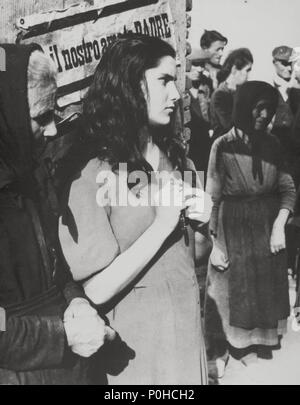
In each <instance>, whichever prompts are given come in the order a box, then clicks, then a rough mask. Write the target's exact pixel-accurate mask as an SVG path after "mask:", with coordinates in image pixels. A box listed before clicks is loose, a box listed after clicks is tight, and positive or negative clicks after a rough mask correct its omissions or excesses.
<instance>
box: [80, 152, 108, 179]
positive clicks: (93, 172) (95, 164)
mask: <svg viewBox="0 0 300 405" xmlns="http://www.w3.org/2000/svg"><path fill="white" fill-rule="evenodd" d="M103 171H105V172H111V171H112V167H111V165H110V164H109V163H108V162H106V161H103V160H100V159H98V158H94V159H91V160H90V161H89V162H88V163H87V164H86V165H85V166H84V167H83V169H82V170H81V172H80V178H81V179H82V181H85V182H91V181H92V182H95V180H96V178H97V177H98V175H99V173H101V172H103Z"/></svg>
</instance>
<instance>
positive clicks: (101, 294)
mask: <svg viewBox="0 0 300 405" xmlns="http://www.w3.org/2000/svg"><path fill="white" fill-rule="evenodd" d="M175 81H176V62H175V51H174V49H173V48H172V47H171V46H170V45H169V44H167V43H166V42H164V41H162V40H160V39H158V38H152V37H147V36H129V37H123V38H119V39H118V40H117V41H116V42H114V43H113V44H112V45H111V46H110V47H109V48H108V49H107V51H106V52H105V54H104V55H103V56H102V59H101V61H100V63H99V65H98V68H97V70H96V73H95V76H94V80H93V83H92V85H91V87H90V90H89V93H88V96H87V99H86V102H85V105H84V116H85V120H86V125H87V132H88V134H89V135H90V137H92V138H93V139H94V141H95V145H96V146H95V151H96V153H97V157H96V158H95V159H92V160H90V161H89V162H88V163H87V165H86V166H85V167H84V169H83V170H82V171H81V173H80V174H79V176H78V178H77V179H76V180H74V181H73V183H72V185H71V189H70V193H69V209H70V210H69V213H70V214H71V215H69V217H70V218H73V226H72V224H71V225H70V223H69V226H66V225H64V221H65V219H64V218H63V220H62V223H61V226H60V238H61V243H62V248H63V251H64V253H65V256H66V258H67V261H68V262H69V264H70V267H71V270H72V272H73V275H74V277H75V279H77V280H83V281H84V287H85V292H86V294H87V295H88V296H89V297H90V299H91V300H92V301H93V302H94V303H96V304H98V305H99V306H100V309H101V310H102V311H103V312H105V313H107V314H108V318H109V320H110V322H111V324H112V325H114V327H115V328H116V330H117V331H118V332H119V334H120V336H121V338H122V339H123V341H124V343H125V344H126V345H127V349H128V350H129V351H130V352H131V353H132V356H131V357H132V358H131V360H130V361H129V364H128V365H127V366H126V367H125V369H124V370H123V371H118V372H116V371H115V372H112V373H111V374H112V375H109V376H108V380H109V383H111V384H205V383H206V381H207V379H206V359H205V349H204V343H203V339H202V332H201V324H200V308H199V291H198V285H197V279H196V275H195V271H194V234H193V230H192V229H191V227H190V226H187V227H186V228H184V227H183V226H178V222H179V218H181V221H180V222H181V224H182V225H183V218H182V210H183V209H184V208H185V207H186V206H189V208H188V209H187V211H186V216H187V217H189V218H191V219H193V220H198V221H202V222H205V221H208V218H209V210H208V212H206V213H203V212H202V213H201V212H200V211H201V209H199V206H198V208H197V207H196V205H197V204H196V202H197V201H198V203H199V201H200V198H199V197H196V194H197V192H196V189H195V188H194V189H193V191H192V189H191V188H190V198H189V199H185V200H183V199H184V195H183V193H182V191H181V188H182V186H183V183H182V175H183V172H184V171H189V170H190V169H191V168H192V165H191V162H188V161H187V160H186V158H185V154H184V150H183V149H182V147H181V145H180V143H179V142H178V140H177V139H176V137H175V136H174V134H173V132H172V130H171V126H170V122H171V117H172V115H173V113H174V110H175V106H176V102H177V100H178V99H179V94H178V91H177V89H176V85H175ZM120 164H122V165H121V166H120ZM124 164H126V165H125V167H124ZM154 172H156V174H163V176H162V177H164V180H163V181H162V183H163V185H162V187H161V188H160V187H159V184H158V183H159V181H156V180H157V178H156V179H155V178H154V177H153V173H154ZM130 177H131V178H135V179H137V178H138V180H139V182H137V181H133V180H131V181H133V182H134V183H136V184H135V185H134V186H133V184H131V181H130ZM96 179H98V183H99V184H97V182H96ZM124 179H125V187H124V183H122V180H124ZM171 183H172V184H171ZM154 189H156V190H160V191H161V192H162V193H163V195H161V197H166V196H167V194H168V191H167V193H166V190H169V191H170V193H171V194H172V195H173V196H174V197H176V198H177V200H178V201H179V203H178V204H174V203H172V202H171V203H167V204H163V203H158V202H157V200H156V194H155V192H153V190H154ZM149 194H152V196H153V194H154V200H156V202H152V203H151V201H150V203H149V202H148V201H149V200H147V197H148V196H149ZM191 194H193V195H194V196H191ZM198 195H199V193H198ZM101 196H102V197H103V199H105V200H106V204H103V202H101V201H102V200H101V198H100V197H101ZM124 196H125V203H124ZM99 200H101V201H99ZM129 200H130V201H129ZM97 201H98V203H97ZM128 201H129V203H127V202H128ZM183 229H184V232H183ZM122 361H124V359H123V358H122V356H121V354H120V352H118V353H117V351H113V352H110V355H109V356H108V362H110V363H111V364H112V363H113V364H114V365H116V364H117V363H118V362H120V363H122ZM125 363H126V361H125ZM117 368H118V367H117ZM114 369H115V368H114Z"/></svg>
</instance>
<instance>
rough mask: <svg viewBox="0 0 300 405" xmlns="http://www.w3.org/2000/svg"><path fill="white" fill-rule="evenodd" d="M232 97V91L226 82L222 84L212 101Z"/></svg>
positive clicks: (214, 93) (213, 95)
mask: <svg viewBox="0 0 300 405" xmlns="http://www.w3.org/2000/svg"><path fill="white" fill-rule="evenodd" d="M231 97H232V91H231V90H229V88H228V86H227V84H226V83H225V82H223V83H221V84H220V85H219V87H217V88H216V90H215V91H214V92H213V94H212V99H214V100H219V99H220V100H223V99H228V98H231Z"/></svg>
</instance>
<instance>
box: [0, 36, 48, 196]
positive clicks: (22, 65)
mask: <svg viewBox="0 0 300 405" xmlns="http://www.w3.org/2000/svg"><path fill="white" fill-rule="evenodd" d="M0 46H1V47H2V48H3V49H4V51H5V61H6V69H5V71H3V72H2V71H0V190H1V189H2V188H3V187H5V186H7V185H8V184H14V185H15V186H16V187H17V188H18V190H20V191H24V192H26V191H29V190H30V189H31V188H32V184H33V180H32V171H33V158H32V156H33V135H32V131H31V125H30V113H29V104H28V96H27V95H28V89H27V69H28V63H29V58H30V55H31V53H32V52H33V51H35V50H42V49H41V48H40V46H39V45H36V44H32V45H15V44H3V45H0Z"/></svg>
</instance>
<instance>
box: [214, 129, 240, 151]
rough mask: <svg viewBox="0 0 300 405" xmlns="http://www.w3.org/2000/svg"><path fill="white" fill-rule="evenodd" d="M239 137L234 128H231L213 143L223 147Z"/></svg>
mask: <svg viewBox="0 0 300 405" xmlns="http://www.w3.org/2000/svg"><path fill="white" fill-rule="evenodd" d="M236 139H237V136H236V133H235V130H234V128H232V129H230V131H228V132H227V133H226V134H224V135H221V136H219V137H218V138H217V139H216V140H215V141H214V143H213V145H214V146H215V147H218V148H220V147H222V146H225V145H227V144H229V143H231V142H235V141H236Z"/></svg>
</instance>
